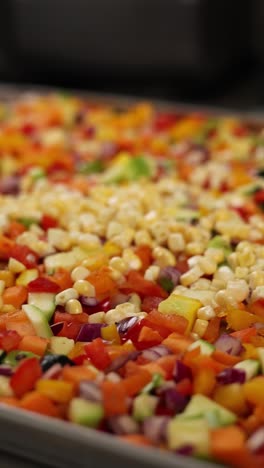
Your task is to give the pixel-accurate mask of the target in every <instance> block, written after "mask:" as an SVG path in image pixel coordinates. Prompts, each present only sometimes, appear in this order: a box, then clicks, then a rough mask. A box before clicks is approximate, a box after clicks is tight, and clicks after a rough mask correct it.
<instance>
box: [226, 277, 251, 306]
mask: <svg viewBox="0 0 264 468" xmlns="http://www.w3.org/2000/svg"><path fill="white" fill-rule="evenodd" d="M226 290H227V294H229V295H230V296H231V297H233V299H234V300H235V301H238V302H243V301H244V300H245V299H247V297H248V295H249V286H248V284H247V282H246V281H245V280H243V279H242V280H239V279H235V280H232V281H228V283H227V288H226Z"/></svg>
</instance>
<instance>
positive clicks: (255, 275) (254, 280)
mask: <svg viewBox="0 0 264 468" xmlns="http://www.w3.org/2000/svg"><path fill="white" fill-rule="evenodd" d="M257 286H264V271H252V273H250V275H249V287H250V288H251V289H253V290H254V289H256V288H257Z"/></svg>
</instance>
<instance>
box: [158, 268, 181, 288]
mask: <svg viewBox="0 0 264 468" xmlns="http://www.w3.org/2000/svg"><path fill="white" fill-rule="evenodd" d="M180 277H181V272H180V271H179V270H177V268H175V267H173V266H167V267H165V268H162V269H161V270H160V273H159V276H158V283H159V284H160V285H161V286H162V287H164V289H166V290H167V291H168V292H171V291H172V290H173V289H174V287H175V286H177V285H178V284H179V281H180ZM166 282H168V286H169V287H168V288H167V287H166ZM163 283H164V284H163Z"/></svg>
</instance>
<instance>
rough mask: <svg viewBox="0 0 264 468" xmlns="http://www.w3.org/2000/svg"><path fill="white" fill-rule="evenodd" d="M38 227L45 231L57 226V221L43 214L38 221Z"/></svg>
mask: <svg viewBox="0 0 264 468" xmlns="http://www.w3.org/2000/svg"><path fill="white" fill-rule="evenodd" d="M40 226H41V227H42V229H44V231H47V230H48V229H50V228H56V227H57V226H58V221H57V219H55V218H54V217H53V216H50V215H47V214H44V215H43V216H42V219H41V221H40Z"/></svg>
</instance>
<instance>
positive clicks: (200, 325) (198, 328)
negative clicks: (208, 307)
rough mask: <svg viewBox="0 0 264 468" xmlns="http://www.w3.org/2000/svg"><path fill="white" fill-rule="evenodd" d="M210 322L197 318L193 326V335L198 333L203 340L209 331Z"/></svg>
mask: <svg viewBox="0 0 264 468" xmlns="http://www.w3.org/2000/svg"><path fill="white" fill-rule="evenodd" d="M207 327H208V321H207V320H202V319H199V318H197V319H196V320H195V323H194V326H193V333H197V335H199V337H200V338H202V337H203V336H204V334H205V332H206V330H207Z"/></svg>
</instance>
